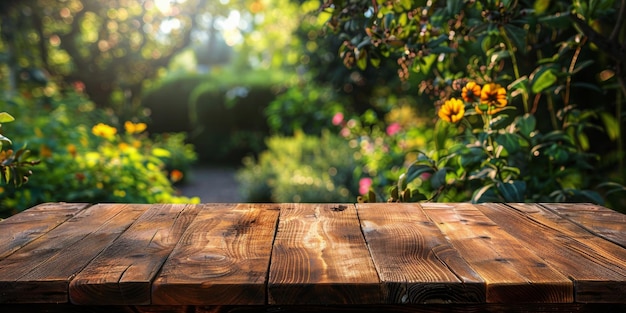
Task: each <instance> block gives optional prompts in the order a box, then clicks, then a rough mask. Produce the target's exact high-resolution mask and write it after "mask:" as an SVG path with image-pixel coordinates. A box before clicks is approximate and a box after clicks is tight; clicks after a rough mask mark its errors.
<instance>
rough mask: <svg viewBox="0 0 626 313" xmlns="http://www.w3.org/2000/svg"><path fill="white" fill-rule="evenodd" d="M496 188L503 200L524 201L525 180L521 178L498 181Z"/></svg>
mask: <svg viewBox="0 0 626 313" xmlns="http://www.w3.org/2000/svg"><path fill="white" fill-rule="evenodd" d="M497 188H498V191H499V192H500V194H501V195H502V197H503V198H504V201H505V202H524V196H525V194H526V182H524V181H521V180H515V181H509V182H506V183H505V182H499V183H497Z"/></svg>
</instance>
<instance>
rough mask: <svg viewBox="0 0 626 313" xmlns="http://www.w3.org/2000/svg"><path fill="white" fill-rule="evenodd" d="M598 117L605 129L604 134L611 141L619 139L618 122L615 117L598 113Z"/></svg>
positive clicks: (606, 113)
mask: <svg viewBox="0 0 626 313" xmlns="http://www.w3.org/2000/svg"><path fill="white" fill-rule="evenodd" d="M600 117H601V118H602V122H603V123H604V129H606V133H607V135H608V136H609V138H610V139H611V140H615V139H617V138H619V136H620V134H619V128H620V127H619V122H618V121H617V118H615V116H613V115H611V114H610V113H608V112H602V113H600Z"/></svg>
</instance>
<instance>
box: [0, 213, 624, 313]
mask: <svg viewBox="0 0 626 313" xmlns="http://www.w3.org/2000/svg"><path fill="white" fill-rule="evenodd" d="M625 222H626V215H623V214H620V213H617V212H615V211H611V210H608V209H606V208H604V207H600V206H597V205H592V204H549V203H544V204H524V203H510V204H496V203H484V204H470V203H422V204H406V203H405V204H402V203H377V204H356V205H355V204H289V203H284V204H200V205H183V204H180V205H179V204H176V205H174V204H151V205H149V204H98V205H88V204H66V203H49V204H43V205H40V206H36V207H33V208H31V209H29V210H26V211H24V212H23V213H20V214H17V215H15V216H12V217H10V218H8V219H6V220H4V221H0V238H2V239H3V241H2V242H1V243H0V312H16V311H18V312H22V311H33V310H35V311H36V310H41V311H47V312H155V313H156V312H207V313H208V312H255V311H259V310H260V311H267V312H269V311H271V312H292V311H293V312H315V311H319V310H323V311H328V312H346V311H347V312H378V311H380V310H384V311H390V312H428V311H432V310H435V311H437V310H445V311H450V312H502V311H505V312H506V311H526V312H553V311H601V312H611V311H613V312H621V311H625V310H626V298H625V297H624V295H625V294H626V247H625V245H624V243H625V240H626V239H624V238H626V226H624V224H625ZM366 240H367V242H366ZM70 300H71V301H70ZM72 302H74V303H72ZM77 304H80V305H77Z"/></svg>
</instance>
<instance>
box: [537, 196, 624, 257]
mask: <svg viewBox="0 0 626 313" xmlns="http://www.w3.org/2000/svg"><path fill="white" fill-rule="evenodd" d="M581 204H584V203H581ZM537 205H539V206H541V207H542V208H544V209H546V210H548V211H550V212H552V213H554V214H556V215H557V216H558V217H560V218H562V219H565V220H567V221H569V222H570V223H572V224H574V225H576V226H578V227H580V228H581V229H584V230H585V231H586V232H588V233H589V234H591V235H593V236H594V237H598V238H602V239H604V240H606V241H609V242H611V243H613V244H616V245H618V246H620V247H622V248H625V249H626V245H623V244H621V243H620V242H617V241H615V240H613V239H611V238H608V237H606V236H604V235H603V234H602V233H599V232H595V231H594V230H593V229H590V228H588V227H586V226H585V225H584V224H582V223H579V222H577V221H575V220H574V219H572V218H570V217H568V216H566V215H563V214H561V213H559V211H557V210H555V209H552V208H551V207H549V206H548V205H547V204H546V203H537Z"/></svg>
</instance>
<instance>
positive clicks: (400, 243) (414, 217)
mask: <svg viewBox="0 0 626 313" xmlns="http://www.w3.org/2000/svg"><path fill="white" fill-rule="evenodd" d="M357 209H358V214H359V218H360V220H361V226H362V229H363V234H364V235H365V240H366V242H367V245H368V247H369V249H370V253H371V255H372V259H373V260H374V264H375V265H376V269H377V270H378V274H379V275H380V279H381V281H382V282H383V283H384V284H385V286H386V287H387V288H388V290H386V292H387V294H388V299H387V300H388V302H389V303H471V302H485V282H484V281H483V280H482V278H480V276H479V275H478V274H477V273H476V272H475V271H474V270H473V269H472V268H471V267H470V266H469V265H468V263H467V262H465V260H463V258H461V256H460V255H459V254H458V253H457V252H456V250H454V248H453V247H452V246H451V245H450V243H449V242H448V241H447V240H446V239H445V238H444V236H443V234H442V233H441V231H440V230H439V229H438V228H437V226H436V225H434V224H433V223H432V221H430V219H429V218H428V217H427V216H426V215H425V214H424V212H423V211H422V209H421V207H420V206H419V205H418V204H396V205H393V206H391V205H389V204H385V203H367V204H365V203H363V204H357Z"/></svg>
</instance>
